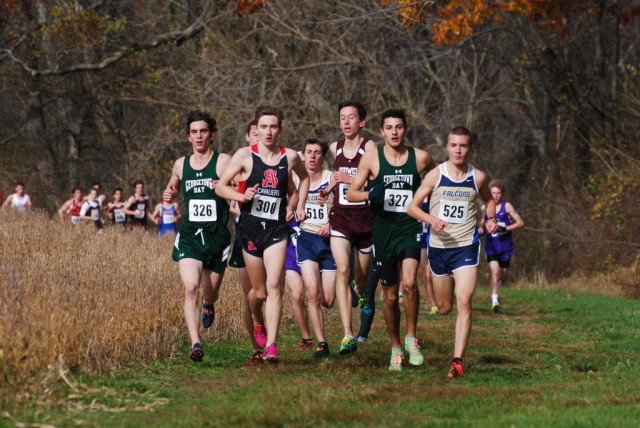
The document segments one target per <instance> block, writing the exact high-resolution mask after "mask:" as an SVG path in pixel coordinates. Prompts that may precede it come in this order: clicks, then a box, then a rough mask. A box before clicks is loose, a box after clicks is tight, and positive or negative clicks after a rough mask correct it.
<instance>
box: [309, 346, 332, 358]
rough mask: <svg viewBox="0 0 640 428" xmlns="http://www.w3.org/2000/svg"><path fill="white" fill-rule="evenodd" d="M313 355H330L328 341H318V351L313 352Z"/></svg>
mask: <svg viewBox="0 0 640 428" xmlns="http://www.w3.org/2000/svg"><path fill="white" fill-rule="evenodd" d="M311 356H312V357H316V358H317V357H328V356H329V344H328V343H327V342H320V343H318V348H317V349H316V352H314V353H313V354H311Z"/></svg>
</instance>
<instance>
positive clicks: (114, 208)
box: [107, 187, 127, 227]
mask: <svg viewBox="0 0 640 428" xmlns="http://www.w3.org/2000/svg"><path fill="white" fill-rule="evenodd" d="M125 205H126V204H125V203H124V202H123V201H122V189H121V188H120V187H117V188H116V190H114V191H113V202H109V204H108V205H107V216H108V217H109V220H111V222H112V223H113V224H117V225H121V226H123V227H124V226H125V225H126V224H127V215H126V214H125V213H124V206H125Z"/></svg>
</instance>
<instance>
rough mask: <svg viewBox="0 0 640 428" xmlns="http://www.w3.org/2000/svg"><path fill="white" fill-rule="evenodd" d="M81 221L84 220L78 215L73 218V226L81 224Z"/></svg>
mask: <svg viewBox="0 0 640 428" xmlns="http://www.w3.org/2000/svg"><path fill="white" fill-rule="evenodd" d="M81 221H82V219H81V218H80V216H77V215H72V216H71V224H80V222H81Z"/></svg>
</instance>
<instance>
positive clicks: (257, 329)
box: [253, 324, 267, 348]
mask: <svg viewBox="0 0 640 428" xmlns="http://www.w3.org/2000/svg"><path fill="white" fill-rule="evenodd" d="M253 337H254V338H255V339H256V343H257V344H258V346H259V347H261V348H264V347H265V346H266V345H267V330H266V329H265V328H264V324H254V325H253Z"/></svg>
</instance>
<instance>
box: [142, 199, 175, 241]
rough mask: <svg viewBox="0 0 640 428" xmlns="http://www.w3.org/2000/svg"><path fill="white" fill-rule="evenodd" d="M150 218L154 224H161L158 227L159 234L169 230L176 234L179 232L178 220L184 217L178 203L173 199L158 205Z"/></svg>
mask: <svg viewBox="0 0 640 428" xmlns="http://www.w3.org/2000/svg"><path fill="white" fill-rule="evenodd" d="M149 218H150V219H151V221H152V222H153V223H154V224H157V225H158V226H160V227H159V228H158V235H160V236H162V235H164V234H166V233H168V232H171V233H174V234H175V233H177V232H178V228H177V226H176V225H177V223H178V220H180V218H182V215H181V214H180V211H179V210H178V204H177V203H175V202H173V201H171V202H165V201H162V202H160V203H159V204H158V205H156V207H155V209H154V210H153V212H152V213H151V215H150V216H149Z"/></svg>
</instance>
